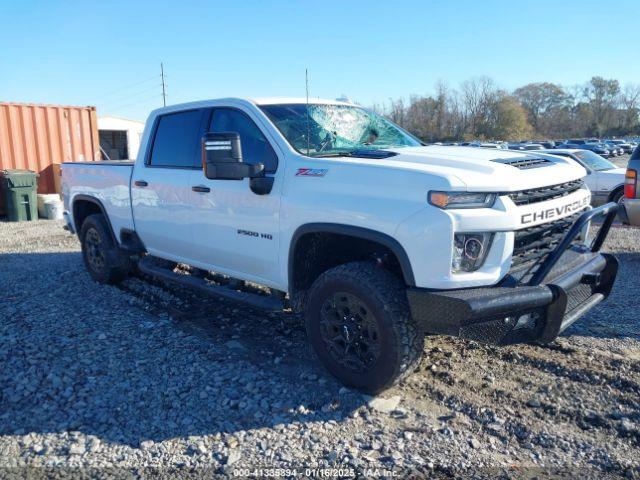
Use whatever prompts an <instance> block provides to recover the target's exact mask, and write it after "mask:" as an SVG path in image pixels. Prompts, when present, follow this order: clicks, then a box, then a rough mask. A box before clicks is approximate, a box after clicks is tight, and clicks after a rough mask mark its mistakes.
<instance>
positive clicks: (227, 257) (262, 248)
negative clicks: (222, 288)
mask: <svg viewBox="0 0 640 480" xmlns="http://www.w3.org/2000/svg"><path fill="white" fill-rule="evenodd" d="M209 118H210V120H209V123H208V127H207V129H206V130H207V131H208V132H237V133H239V135H240V142H241V148H242V155H243V160H244V162H246V163H263V164H264V165H265V172H266V175H267V176H275V181H274V185H273V188H272V190H271V192H270V193H268V194H264V195H258V194H256V193H254V192H252V191H251V188H250V185H249V183H250V179H248V178H245V179H243V180H221V179H216V180H210V179H208V178H206V177H205V175H204V171H203V170H202V169H200V170H198V171H194V172H193V175H192V184H193V186H194V187H195V189H196V190H199V191H197V192H195V197H196V198H195V199H194V202H193V207H192V209H191V215H190V222H191V231H192V235H193V243H194V248H193V255H194V256H195V258H196V259H197V261H198V262H199V263H201V264H205V265H206V266H208V268H209V269H210V270H216V271H219V272H222V273H226V274H228V275H231V276H234V277H238V278H241V279H245V280H254V281H258V282H261V283H263V284H266V285H269V286H278V285H277V278H278V271H279V269H278V242H279V221H280V185H281V184H280V182H281V179H279V178H278V177H279V175H278V156H277V154H276V150H275V149H274V147H273V145H272V144H271V142H270V141H269V140H268V138H267V135H266V134H265V132H264V131H263V130H262V129H261V128H260V127H259V126H258V123H257V122H256V120H255V119H254V118H252V116H251V113H250V112H244V111H242V110H239V109H236V108H228V107H224V108H222V107H221V108H214V109H212V110H211V111H210V115H209Z"/></svg>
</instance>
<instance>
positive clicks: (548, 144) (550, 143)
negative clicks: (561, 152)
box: [527, 140, 556, 148]
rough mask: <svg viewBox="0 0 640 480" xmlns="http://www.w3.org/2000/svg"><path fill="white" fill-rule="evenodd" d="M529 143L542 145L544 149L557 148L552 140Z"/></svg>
mask: <svg viewBox="0 0 640 480" xmlns="http://www.w3.org/2000/svg"><path fill="white" fill-rule="evenodd" d="M527 143H535V144H537V145H542V146H543V147H544V148H555V147H556V143H555V142H554V141H552V140H531V141H530V142H527Z"/></svg>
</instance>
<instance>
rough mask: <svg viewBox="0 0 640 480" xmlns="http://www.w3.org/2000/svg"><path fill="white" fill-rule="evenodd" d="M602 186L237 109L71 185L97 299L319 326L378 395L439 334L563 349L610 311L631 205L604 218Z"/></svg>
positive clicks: (165, 122)
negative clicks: (209, 306)
mask: <svg viewBox="0 0 640 480" xmlns="http://www.w3.org/2000/svg"><path fill="white" fill-rule="evenodd" d="M585 174H586V172H585V170H584V169H583V168H582V167H581V166H579V165H578V164H577V163H576V162H574V161H572V160H570V159H563V158H560V157H549V156H545V158H541V157H537V156H536V152H526V153H519V152H511V151H502V150H489V149H482V148H469V147H448V146H424V145H423V144H422V143H421V142H420V141H419V140H417V139H416V138H415V137H413V136H412V135H410V134H408V133H407V132H405V131H404V130H402V129H400V128H399V127H397V126H395V125H394V124H392V123H390V122H389V121H387V120H386V119H384V118H383V117H381V116H379V115H377V114H376V113H374V112H372V111H369V110H367V109H364V108H361V107H359V106H355V105H353V104H348V103H341V102H334V101H324V100H313V101H312V102H310V103H308V102H306V101H304V100H299V99H258V100H243V99H234V98H228V99H221V100H209V101H202V102H194V103H188V104H183V105H175V106H171V107H166V108H162V109H159V110H156V111H154V112H152V113H151V115H150V117H149V119H148V122H147V125H146V128H145V131H144V134H143V138H142V144H141V148H140V153H139V155H138V158H137V160H136V161H135V162H130V163H126V162H94V163H84V164H79V163H70V164H64V165H63V167H62V181H63V195H64V202H65V208H66V211H65V218H66V222H67V228H68V229H70V230H71V231H73V232H77V234H78V236H79V238H80V241H81V243H82V251H83V256H84V260H85V264H86V267H87V269H88V271H89V273H90V274H91V276H92V277H93V278H94V279H95V280H97V281H99V282H105V283H113V282H117V281H119V280H121V279H122V278H123V277H125V276H126V275H128V274H130V273H131V272H135V271H141V272H143V273H144V274H147V275H154V276H157V277H160V278H162V279H164V280H168V281H174V282H177V283H180V284H183V285H188V286H191V287H193V288H196V289H198V290H199V291H201V292H203V293H206V294H208V293H211V294H214V295H221V296H223V297H226V298H228V299H231V300H238V301H244V302H247V303H249V304H250V305H252V306H254V307H259V308H265V309H272V310H273V309H282V308H291V309H293V310H294V311H302V312H304V313H305V323H306V329H307V334H308V339H309V341H310V343H311V345H312V346H313V348H314V350H315V352H316V353H317V356H318V357H319V358H320V360H321V361H322V363H323V364H324V365H325V366H326V368H327V369H328V370H329V371H330V372H331V373H332V374H334V375H335V376H337V377H338V378H339V379H340V380H341V381H343V382H344V383H346V384H347V385H350V386H353V387H356V388H359V389H361V390H364V391H367V392H378V391H380V390H383V389H385V388H387V387H389V386H390V385H392V384H393V383H394V382H396V381H397V380H399V379H401V378H403V377H404V376H406V375H407V374H408V373H409V372H411V370H412V369H413V368H414V367H415V366H416V364H417V363H418V361H419V359H420V356H421V354H422V351H423V347H424V340H425V334H428V333H433V334H446V335H455V336H460V337H464V338H469V339H473V340H477V341H484V342H491V343H495V344H508V343H514V342H530V341H542V342H548V341H551V340H553V339H554V338H556V337H557V335H558V334H559V333H560V332H561V331H562V330H563V329H565V328H566V327H567V326H569V325H570V324H571V323H572V322H574V321H575V320H576V319H577V318H579V317H580V316H581V315H583V314H584V313H585V312H586V311H588V310H589V309H590V308H592V307H593V306H594V305H596V304H597V303H599V302H600V301H602V300H603V299H604V298H605V297H607V295H608V294H609V292H610V290H611V287H612V285H613V282H614V280H615V277H616V272H617V262H616V259H615V258H614V257H613V256H611V255H608V254H601V253H599V249H600V247H601V246H602V243H603V241H604V239H605V237H606V235H607V232H608V230H609V227H610V225H611V222H612V221H613V217H614V216H615V213H616V209H617V206H616V205H615V204H614V203H609V204H606V205H603V206H601V207H599V208H597V209H591V207H590V206H589V201H590V193H589V190H588V189H587V188H586V187H585V186H584V184H583V181H582V177H583V176H584V175H585ZM595 217H602V220H603V221H602V223H601V225H602V226H601V228H600V229H599V232H598V234H597V235H595V238H593V239H589V240H587V232H588V227H589V224H590V221H591V219H593V218H595ZM157 258H160V259H163V260H164V264H165V265H161V264H162V263H163V262H159V261H157V260H156V259H157ZM177 263H180V264H185V265H187V266H189V267H190V268H192V269H194V272H195V271H197V272H198V275H185V274H184V273H179V272H178V271H176V272H174V270H173V267H174V266H175V265H176V264H177ZM184 268H186V267H180V269H181V271H183V270H184ZM203 272H204V274H203ZM229 279H231V280H232V281H230V280H229ZM255 284H257V285H258V286H259V288H256V286H255ZM265 333H267V332H265Z"/></svg>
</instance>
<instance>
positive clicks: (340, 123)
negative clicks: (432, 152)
mask: <svg viewBox="0 0 640 480" xmlns="http://www.w3.org/2000/svg"><path fill="white" fill-rule="evenodd" d="M260 108H261V109H262V110H263V111H264V112H265V113H266V115H267V116H268V117H269V119H270V120H271V121H272V122H273V123H274V124H275V125H276V127H278V129H279V130H280V132H282V134H283V135H284V136H285V138H286V139H287V141H288V142H289V143H290V144H291V145H292V146H293V148H295V149H296V150H298V151H299V152H300V153H303V154H305V155H309V156H312V157H330V156H339V155H348V154H350V153H353V152H362V151H366V150H380V149H384V148H392V147H393V148H398V147H415V146H419V145H420V142H419V141H418V140H417V139H415V138H414V137H412V136H411V135H409V134H408V133H406V132H405V131H403V130H401V129H400V128H399V127H397V126H395V125H394V124H392V123H391V122H389V121H388V120H385V119H384V118H383V117H381V116H380V115H378V114H376V113H374V112H371V111H368V110H365V109H364V108H360V107H352V106H348V105H330V104H309V105H305V104H291V105H263V106H262V107H260Z"/></svg>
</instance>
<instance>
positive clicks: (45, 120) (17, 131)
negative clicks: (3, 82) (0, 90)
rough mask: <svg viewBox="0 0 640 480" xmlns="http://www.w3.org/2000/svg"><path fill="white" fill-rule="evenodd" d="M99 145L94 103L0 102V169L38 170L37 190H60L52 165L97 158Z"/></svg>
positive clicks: (55, 169)
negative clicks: (79, 105)
mask: <svg viewBox="0 0 640 480" xmlns="http://www.w3.org/2000/svg"><path fill="white" fill-rule="evenodd" d="M99 145H100V144H99V140H98V120H97V116H96V107H68V106H59V105H36V104H27V103H4V102H0V170H4V169H13V168H19V169H26V170H33V171H34V172H37V173H39V174H40V177H39V178H38V193H60V192H56V179H55V177H54V175H55V173H54V172H56V171H57V172H59V168H54V165H55V164H60V163H62V162H88V161H94V160H100V147H99ZM56 166H57V165H56Z"/></svg>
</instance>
